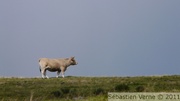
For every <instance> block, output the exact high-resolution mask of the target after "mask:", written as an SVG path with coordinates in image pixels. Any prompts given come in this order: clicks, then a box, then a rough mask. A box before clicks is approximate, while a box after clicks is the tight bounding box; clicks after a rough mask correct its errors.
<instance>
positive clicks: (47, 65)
mask: <svg viewBox="0 0 180 101" xmlns="http://www.w3.org/2000/svg"><path fill="white" fill-rule="evenodd" d="M74 58H75V57H70V58H57V59H49V58H40V59H39V69H40V72H41V74H42V78H49V77H48V76H47V75H46V70H48V71H50V72H56V71H57V76H56V77H57V78H58V77H59V74H60V72H61V74H62V77H63V78H64V72H65V71H66V69H67V67H69V66H71V65H77V64H78V63H77V62H76V60H75V59H74Z"/></svg>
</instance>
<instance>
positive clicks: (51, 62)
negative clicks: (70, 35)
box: [39, 58, 60, 68]
mask: <svg viewBox="0 0 180 101" xmlns="http://www.w3.org/2000/svg"><path fill="white" fill-rule="evenodd" d="M39 62H40V65H43V66H46V67H47V66H48V67H50V68H57V67H58V68H59V67H60V64H59V63H58V60H57V59H48V58H41V59H40V60H39Z"/></svg>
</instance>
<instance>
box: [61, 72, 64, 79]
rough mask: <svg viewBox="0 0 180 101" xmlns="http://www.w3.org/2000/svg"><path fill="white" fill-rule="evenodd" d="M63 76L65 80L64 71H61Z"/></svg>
mask: <svg viewBox="0 0 180 101" xmlns="http://www.w3.org/2000/svg"><path fill="white" fill-rule="evenodd" d="M61 74H62V77H63V78H64V71H63V70H62V71H61Z"/></svg>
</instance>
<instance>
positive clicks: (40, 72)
mask: <svg viewBox="0 0 180 101" xmlns="http://www.w3.org/2000/svg"><path fill="white" fill-rule="evenodd" d="M39 62H40V59H39ZM39 71H40V73H41V66H40V65H39Z"/></svg>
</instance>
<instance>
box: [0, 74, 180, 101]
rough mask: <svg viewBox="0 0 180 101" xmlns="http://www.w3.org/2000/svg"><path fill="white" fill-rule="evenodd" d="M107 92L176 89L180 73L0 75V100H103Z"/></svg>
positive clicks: (179, 82) (165, 90) (176, 90)
mask: <svg viewBox="0 0 180 101" xmlns="http://www.w3.org/2000/svg"><path fill="white" fill-rule="evenodd" d="M108 92H180V76H178V75H173V76H150V77H70V76H69V77H65V78H50V79H42V78H0V101H59V100H61V101H63V100H64V101H71V100H73V101H84V100H85V101H96V100H97V101H107V93H108Z"/></svg>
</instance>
